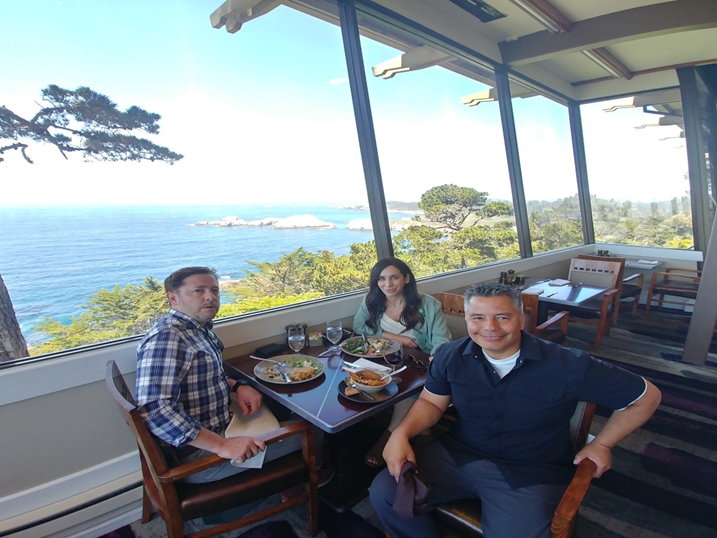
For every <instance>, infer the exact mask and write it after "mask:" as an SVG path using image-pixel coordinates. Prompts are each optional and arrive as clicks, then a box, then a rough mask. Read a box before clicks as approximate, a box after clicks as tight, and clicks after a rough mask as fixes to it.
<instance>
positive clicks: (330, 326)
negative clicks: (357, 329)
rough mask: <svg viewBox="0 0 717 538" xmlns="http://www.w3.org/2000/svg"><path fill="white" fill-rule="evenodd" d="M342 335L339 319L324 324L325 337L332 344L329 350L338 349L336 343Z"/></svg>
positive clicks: (342, 330) (342, 328)
mask: <svg viewBox="0 0 717 538" xmlns="http://www.w3.org/2000/svg"><path fill="white" fill-rule="evenodd" d="M343 335H344V327H343V324H342V323H341V321H339V320H334V321H329V322H328V323H327V324H326V339H327V340H328V341H329V342H331V343H332V344H333V345H332V346H331V347H330V348H329V350H332V351H336V350H337V349H339V346H338V345H337V344H338V343H339V342H340V341H341V338H342V337H343Z"/></svg>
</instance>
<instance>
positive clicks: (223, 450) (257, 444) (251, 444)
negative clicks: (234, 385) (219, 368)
mask: <svg viewBox="0 0 717 538" xmlns="http://www.w3.org/2000/svg"><path fill="white" fill-rule="evenodd" d="M240 390H241V389H240ZM265 448H266V445H265V444H264V442H263V441H260V440H259V439H254V438H253V437H242V436H239V437H227V438H226V439H224V440H223V442H222V443H221V446H220V447H219V450H218V451H217V454H218V455H219V456H221V457H222V458H226V459H228V460H235V461H237V462H239V463H243V462H245V461H246V460H248V459H249V458H251V457H253V456H256V455H257V454H258V453H259V452H261V451H262V450H264V449H265Z"/></svg>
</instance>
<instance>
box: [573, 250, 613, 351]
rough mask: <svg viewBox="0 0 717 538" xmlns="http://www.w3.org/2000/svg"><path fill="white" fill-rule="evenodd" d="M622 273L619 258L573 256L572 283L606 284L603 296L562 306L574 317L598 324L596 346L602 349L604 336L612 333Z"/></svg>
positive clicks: (578, 320) (584, 321)
mask: <svg viewBox="0 0 717 538" xmlns="http://www.w3.org/2000/svg"><path fill="white" fill-rule="evenodd" d="M623 267H624V264H623ZM620 275H621V271H620V262H617V261H607V260H606V259H600V260H592V259H580V258H573V259H572V260H570V271H569V273H568V280H570V282H571V283H573V284H586V285H589V286H598V287H601V288H606V291H605V292H604V293H603V294H602V296H601V297H600V296H598V297H597V298H595V299H590V300H588V301H584V302H582V303H580V304H579V305H575V306H572V305H564V306H561V308H563V309H564V310H567V311H568V312H570V321H575V322H579V323H587V324H589V325H594V326H596V327H597V336H596V337H595V349H596V350H597V349H600V341H601V340H602V336H603V335H609V334H610V326H611V325H612V320H613V318H612V316H613V314H614V309H615V298H616V296H617V293H618V280H619V279H620Z"/></svg>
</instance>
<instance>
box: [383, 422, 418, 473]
mask: <svg viewBox="0 0 717 538" xmlns="http://www.w3.org/2000/svg"><path fill="white" fill-rule="evenodd" d="M383 459H384V461H385V462H386V467H387V468H388V472H389V473H390V474H391V476H392V477H394V478H395V479H396V482H398V479H399V477H400V475H401V467H403V463H404V462H406V461H411V462H413V463H414V464H415V463H416V454H415V453H414V452H413V447H411V443H409V442H408V439H407V438H406V437H404V436H403V435H401V434H397V433H396V432H393V433H392V434H391V437H390V438H389V439H388V443H386V446H385V447H384V449H383Z"/></svg>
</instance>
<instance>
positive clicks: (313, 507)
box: [306, 482, 319, 536]
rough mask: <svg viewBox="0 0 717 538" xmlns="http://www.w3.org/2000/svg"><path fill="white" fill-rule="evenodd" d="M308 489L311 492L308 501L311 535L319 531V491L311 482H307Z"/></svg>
mask: <svg viewBox="0 0 717 538" xmlns="http://www.w3.org/2000/svg"><path fill="white" fill-rule="evenodd" d="M306 490H307V492H308V494H309V500H308V501H307V502H306V512H307V519H308V524H309V525H308V526H309V536H316V535H317V534H318V532H319V491H318V488H317V487H316V486H315V484H314V485H312V484H311V482H309V483H308V484H306ZM312 490H313V491H312Z"/></svg>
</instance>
